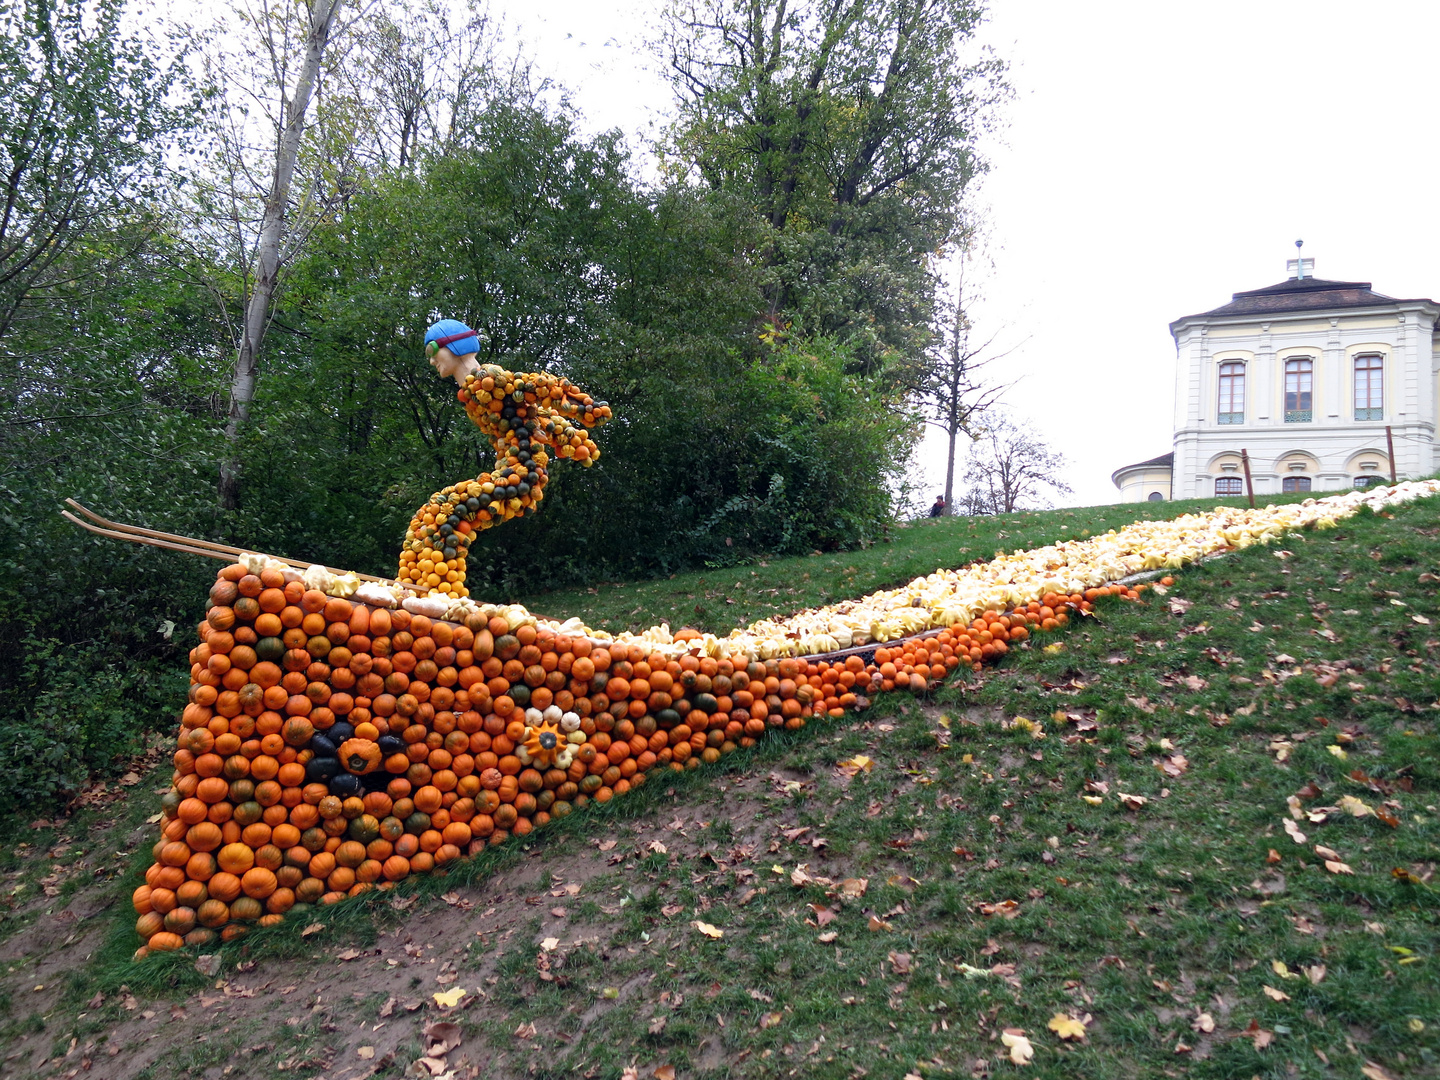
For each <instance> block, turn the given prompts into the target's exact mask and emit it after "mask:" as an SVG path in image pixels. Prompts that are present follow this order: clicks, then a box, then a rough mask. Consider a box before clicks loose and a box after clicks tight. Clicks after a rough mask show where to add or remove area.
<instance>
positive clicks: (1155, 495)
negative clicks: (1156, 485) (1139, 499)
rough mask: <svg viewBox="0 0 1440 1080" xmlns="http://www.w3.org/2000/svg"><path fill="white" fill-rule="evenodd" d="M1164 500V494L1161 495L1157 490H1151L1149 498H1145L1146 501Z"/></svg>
mask: <svg viewBox="0 0 1440 1080" xmlns="http://www.w3.org/2000/svg"><path fill="white" fill-rule="evenodd" d="M1164 501H1165V496H1164V495H1162V494H1161V493H1160V492H1158V491H1152V492H1150V496H1149V498H1148V499H1146V502H1164Z"/></svg>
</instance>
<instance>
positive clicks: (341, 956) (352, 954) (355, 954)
mask: <svg viewBox="0 0 1440 1080" xmlns="http://www.w3.org/2000/svg"><path fill="white" fill-rule="evenodd" d="M364 955H365V954H364V953H362V952H361V951H360V950H359V949H346V950H345V951H344V952H338V953H336V954H335V959H336V960H357V959H359V958H360V957H362V956H364Z"/></svg>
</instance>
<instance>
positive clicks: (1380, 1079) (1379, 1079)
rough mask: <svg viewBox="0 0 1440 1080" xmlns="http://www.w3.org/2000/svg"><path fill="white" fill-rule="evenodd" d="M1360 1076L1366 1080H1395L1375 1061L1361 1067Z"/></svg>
mask: <svg viewBox="0 0 1440 1080" xmlns="http://www.w3.org/2000/svg"><path fill="white" fill-rule="evenodd" d="M1360 1075H1361V1076H1363V1077H1365V1080H1395V1078H1394V1077H1393V1076H1391V1075H1390V1074H1389V1073H1388V1072H1386V1071H1385V1070H1384V1069H1382V1068H1381V1067H1380V1066H1379V1065H1376V1064H1375V1062H1373V1061H1367V1062H1365V1064H1364V1065H1361V1066H1360Z"/></svg>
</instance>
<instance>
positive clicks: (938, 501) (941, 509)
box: [930, 495, 945, 517]
mask: <svg viewBox="0 0 1440 1080" xmlns="http://www.w3.org/2000/svg"><path fill="white" fill-rule="evenodd" d="M930 516H931V517H944V516H945V496H944V495H936V496H935V505H934V506H932V507H930Z"/></svg>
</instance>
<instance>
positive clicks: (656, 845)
mask: <svg viewBox="0 0 1440 1080" xmlns="http://www.w3.org/2000/svg"><path fill="white" fill-rule="evenodd" d="M645 850H646V851H653V852H655V854H657V855H668V854H669V851H667V850H666V848H665V845H664V844H662V843H661V842H660V841H659V840H651V841H650V843H648V844H646V845H645Z"/></svg>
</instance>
